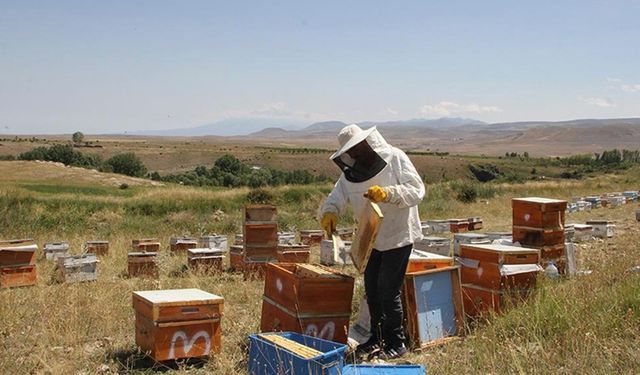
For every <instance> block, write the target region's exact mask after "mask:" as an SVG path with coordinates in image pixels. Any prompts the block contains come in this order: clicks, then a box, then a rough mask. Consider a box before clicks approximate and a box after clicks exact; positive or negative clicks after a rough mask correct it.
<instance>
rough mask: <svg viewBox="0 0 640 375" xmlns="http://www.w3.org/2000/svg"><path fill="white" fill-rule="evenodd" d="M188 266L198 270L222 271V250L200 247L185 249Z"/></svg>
mask: <svg viewBox="0 0 640 375" xmlns="http://www.w3.org/2000/svg"><path fill="white" fill-rule="evenodd" d="M187 258H188V261H189V268H191V269H193V270H196V271H198V272H205V273H207V272H211V271H216V270H217V271H222V269H223V267H224V250H218V249H209V248H200V249H189V250H187Z"/></svg>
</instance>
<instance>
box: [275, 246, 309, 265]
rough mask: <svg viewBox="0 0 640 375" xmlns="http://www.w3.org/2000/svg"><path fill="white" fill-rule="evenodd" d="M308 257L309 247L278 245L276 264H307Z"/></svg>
mask: <svg viewBox="0 0 640 375" xmlns="http://www.w3.org/2000/svg"><path fill="white" fill-rule="evenodd" d="M310 256H311V248H310V247H309V245H303V244H298V245H278V262H283V263H309V258H310Z"/></svg>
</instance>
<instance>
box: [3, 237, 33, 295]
mask: <svg viewBox="0 0 640 375" xmlns="http://www.w3.org/2000/svg"><path fill="white" fill-rule="evenodd" d="M37 250H38V245H36V244H35V243H34V241H33V240H32V239H20V240H6V241H0V288H12V287H19V286H29V285H35V284H36V277H37V273H36V265H35V257H36V256H35V254H36V251H37Z"/></svg>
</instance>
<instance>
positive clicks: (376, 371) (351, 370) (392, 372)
mask: <svg viewBox="0 0 640 375" xmlns="http://www.w3.org/2000/svg"><path fill="white" fill-rule="evenodd" d="M426 373H427V370H426V368H425V367H424V366H421V365H347V366H345V367H344V368H343V369H342V375H425V374H426Z"/></svg>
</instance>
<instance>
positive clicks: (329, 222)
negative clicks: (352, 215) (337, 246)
mask: <svg viewBox="0 0 640 375" xmlns="http://www.w3.org/2000/svg"><path fill="white" fill-rule="evenodd" d="M336 223H338V216H336V214H334V213H333V212H326V213H325V214H324V215H322V219H321V220H320V226H321V227H322V229H323V230H324V232H325V233H326V234H327V238H329V237H331V233H333V232H335V230H336Z"/></svg>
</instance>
